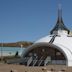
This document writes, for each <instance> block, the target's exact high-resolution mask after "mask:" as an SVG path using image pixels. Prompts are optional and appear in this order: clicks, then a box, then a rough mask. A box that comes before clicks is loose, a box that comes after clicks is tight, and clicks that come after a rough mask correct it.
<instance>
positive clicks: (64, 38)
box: [21, 5, 72, 66]
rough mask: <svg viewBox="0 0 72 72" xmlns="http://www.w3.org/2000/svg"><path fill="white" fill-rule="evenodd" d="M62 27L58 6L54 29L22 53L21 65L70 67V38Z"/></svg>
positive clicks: (71, 39) (71, 58) (71, 37)
mask: <svg viewBox="0 0 72 72" xmlns="http://www.w3.org/2000/svg"><path fill="white" fill-rule="evenodd" d="M69 33H70V30H69V29H68V28H67V27H66V26H65V25H64V22H63V19H62V8H61V6H60V5H59V8H58V19H57V23H56V25H55V27H54V28H53V29H52V30H51V31H50V35H47V36H45V37H43V38H41V39H39V40H37V41H36V42H35V43H34V44H33V45H31V46H30V47H28V48H27V49H26V50H25V51H24V52H23V53H22V58H24V60H23V61H22V63H21V64H24V65H26V66H47V65H66V66H72V36H71V35H70V34H69Z"/></svg>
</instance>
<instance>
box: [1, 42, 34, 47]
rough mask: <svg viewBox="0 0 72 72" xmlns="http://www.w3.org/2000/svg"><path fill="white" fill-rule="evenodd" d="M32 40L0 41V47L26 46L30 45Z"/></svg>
mask: <svg viewBox="0 0 72 72" xmlns="http://www.w3.org/2000/svg"><path fill="white" fill-rule="evenodd" d="M32 44H33V42H28V41H19V42H14V43H0V47H2V46H3V47H25V48H26V47H28V46H30V45H32Z"/></svg>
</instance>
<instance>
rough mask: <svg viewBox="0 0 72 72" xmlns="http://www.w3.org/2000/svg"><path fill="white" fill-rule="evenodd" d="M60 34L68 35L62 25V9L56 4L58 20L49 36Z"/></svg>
mask: <svg viewBox="0 0 72 72" xmlns="http://www.w3.org/2000/svg"><path fill="white" fill-rule="evenodd" d="M59 31H60V32H64V31H65V32H66V33H67V34H68V33H69V30H68V29H67V27H66V26H65V25H64V22H63V19H62V7H61V4H58V19H57V23H56V25H55V27H54V28H53V29H52V30H51V32H50V34H59Z"/></svg>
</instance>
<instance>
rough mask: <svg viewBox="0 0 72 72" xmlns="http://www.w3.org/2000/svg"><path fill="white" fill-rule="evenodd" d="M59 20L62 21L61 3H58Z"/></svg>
mask: <svg viewBox="0 0 72 72" xmlns="http://www.w3.org/2000/svg"><path fill="white" fill-rule="evenodd" d="M58 20H59V22H61V20H62V7H61V4H59V5H58Z"/></svg>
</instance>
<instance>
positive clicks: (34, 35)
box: [0, 0, 72, 42]
mask: <svg viewBox="0 0 72 72" xmlns="http://www.w3.org/2000/svg"><path fill="white" fill-rule="evenodd" d="M61 3H62V8H63V20H64V23H65V25H66V26H67V27H68V28H69V29H72V0H61ZM57 9H58V0H0V42H17V41H36V40H38V39H39V38H41V37H43V36H46V35H48V34H49V31H50V30H51V29H52V28H53V26H54V25H55V24H56V20H57Z"/></svg>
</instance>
